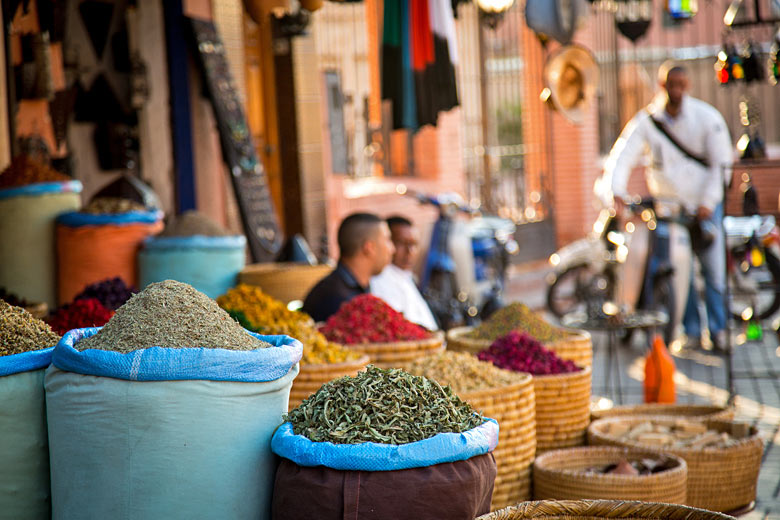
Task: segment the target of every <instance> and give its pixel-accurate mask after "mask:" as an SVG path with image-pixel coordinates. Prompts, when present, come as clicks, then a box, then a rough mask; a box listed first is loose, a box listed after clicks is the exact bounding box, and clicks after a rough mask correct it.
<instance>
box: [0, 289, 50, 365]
mask: <svg viewBox="0 0 780 520" xmlns="http://www.w3.org/2000/svg"><path fill="white" fill-rule="evenodd" d="M59 340H60V336H59V335H58V334H56V333H55V332H54V331H52V330H51V327H49V326H48V325H47V324H46V323H45V322H43V321H42V320H39V319H36V318H33V317H32V315H31V314H30V313H29V312H27V311H26V310H24V309H22V308H21V307H14V306H13V305H8V304H7V303H6V302H4V301H2V300H0V356H10V355H11V354H21V353H22V352H30V351H32V350H41V349H44V348H49V347H53V346H54V345H56V344H57V342H58V341H59Z"/></svg>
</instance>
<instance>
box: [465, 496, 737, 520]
mask: <svg viewBox="0 0 780 520" xmlns="http://www.w3.org/2000/svg"><path fill="white" fill-rule="evenodd" d="M510 512H517V513H518V514H519V516H517V517H516V518H546V517H550V516H582V517H588V516H590V517H597V518H628V517H631V515H635V516H636V515H638V516H639V517H640V518H641V517H642V515H647V516H646V518H659V517H661V516H660V515H663V516H662V518H665V519H667V520H689V519H690V518H691V513H697V517H696V520H734V517H732V516H728V515H725V514H723V513H717V512H714V511H708V510H706V509H699V508H695V507H690V506H684V505H680V504H662V503H658V502H639V501H636V500H537V501H533V502H523V503H521V504H517V505H515V506H510V507H508V508H506V509H503V510H499V511H494V512H492V513H488V514H486V515H482V516H480V517H478V518H477V520H495V519H496V518H500V516H498V515H499V514H501V513H510Z"/></svg>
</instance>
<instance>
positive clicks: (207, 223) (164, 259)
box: [138, 211, 246, 298]
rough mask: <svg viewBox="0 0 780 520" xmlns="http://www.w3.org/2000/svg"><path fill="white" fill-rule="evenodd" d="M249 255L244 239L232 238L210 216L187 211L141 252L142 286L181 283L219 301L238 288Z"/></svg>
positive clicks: (139, 253) (139, 259) (140, 273)
mask: <svg viewBox="0 0 780 520" xmlns="http://www.w3.org/2000/svg"><path fill="white" fill-rule="evenodd" d="M245 251H246V238H245V237H244V236H243V235H231V234H230V233H228V232H227V231H226V230H225V229H223V228H222V226H220V225H219V224H217V223H216V222H214V221H213V220H212V219H210V218H209V217H207V216H206V215H204V214H202V213H199V212H197V211H187V212H184V213H183V214H181V215H179V216H177V217H174V218H172V219H171V220H170V221H169V222H168V224H167V225H166V226H165V229H163V230H162V232H161V233H160V234H159V235H157V236H154V237H150V238H148V239H146V240H145V241H144V243H143V245H142V247H141V250H140V251H139V252H138V276H139V283H140V284H141V287H145V286H147V285H149V284H150V283H154V282H161V281H163V280H178V281H180V282H184V283H187V284H189V285H192V286H193V287H195V288H196V289H198V290H199V291H201V292H203V293H205V294H206V295H208V296H209V297H211V298H216V297H217V296H219V295H221V294H223V293H225V291H227V290H228V289H230V288H231V287H233V286H234V285H236V280H237V278H238V273H240V272H241V270H242V269H243V268H244V264H245V261H246V252H245Z"/></svg>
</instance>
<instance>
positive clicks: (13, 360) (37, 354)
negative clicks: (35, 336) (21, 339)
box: [0, 347, 54, 377]
mask: <svg viewBox="0 0 780 520" xmlns="http://www.w3.org/2000/svg"><path fill="white" fill-rule="evenodd" d="M53 351H54V347H49V348H45V349H41V350H32V351H30V352H21V353H19V354H11V355H10V356H0V377H4V376H11V375H14V374H20V373H22V372H31V371H33V370H40V369H42V368H46V367H47V366H49V365H50V364H51V353H52V352H53Z"/></svg>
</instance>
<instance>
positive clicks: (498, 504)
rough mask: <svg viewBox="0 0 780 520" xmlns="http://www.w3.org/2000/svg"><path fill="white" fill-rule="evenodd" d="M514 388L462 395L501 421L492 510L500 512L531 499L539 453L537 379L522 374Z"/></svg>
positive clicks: (482, 412)
mask: <svg viewBox="0 0 780 520" xmlns="http://www.w3.org/2000/svg"><path fill="white" fill-rule="evenodd" d="M518 375H519V376H521V379H520V381H518V382H517V383H515V384H513V385H510V386H502V387H496V388H489V389H486V390H478V391H474V392H461V393H459V394H458V395H459V396H460V398H461V399H463V400H464V401H467V402H468V403H469V404H471V406H473V407H474V409H475V410H477V411H478V412H479V413H481V414H482V415H484V416H485V417H490V418H492V419H495V420H496V421H498V424H499V427H500V428H501V435H500V439H499V443H498V447H496V449H495V450H494V451H493V456H494V457H495V458H496V466H497V469H498V473H497V475H496V481H495V485H494V487H493V501H492V504H491V509H494V510H495V509H500V508H502V507H506V506H507V505H509V504H516V503H517V502H522V501H524V500H528V499H529V498H531V464H532V463H533V460H534V453H535V452H536V421H535V403H534V385H533V379H532V378H531V376H530V375H528V374H518Z"/></svg>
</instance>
